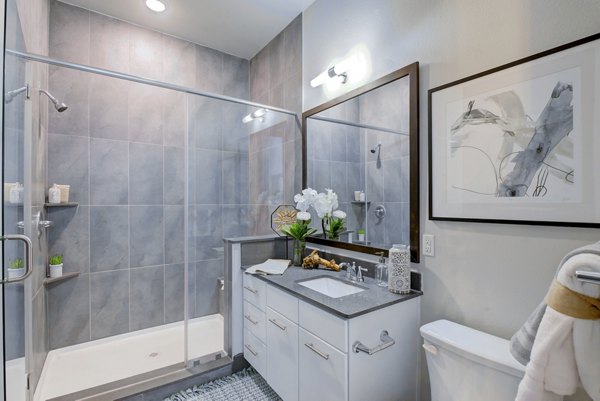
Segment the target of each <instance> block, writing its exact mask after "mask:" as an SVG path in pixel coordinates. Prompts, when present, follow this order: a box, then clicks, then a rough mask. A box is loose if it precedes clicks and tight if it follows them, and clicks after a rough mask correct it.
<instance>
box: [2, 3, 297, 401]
mask: <svg viewBox="0 0 600 401" xmlns="http://www.w3.org/2000/svg"><path fill="white" fill-rule="evenodd" d="M7 12H10V11H9V10H7ZM9 17H10V16H9ZM10 20H12V18H7V21H10ZM17 28H18V27H10V26H8V27H7V41H6V43H7V45H6V46H7V48H6V51H5V53H4V57H5V75H4V88H3V92H4V93H5V96H4V110H3V112H4V127H3V148H2V171H3V188H4V191H3V195H4V196H3V208H2V217H3V219H2V221H3V225H2V229H3V233H2V234H3V238H4V237H6V236H8V235H9V234H24V235H25V236H27V237H28V238H30V239H31V242H32V250H33V260H32V271H33V272H32V274H31V276H29V277H27V278H24V279H22V277H21V278H19V277H17V278H16V279H15V280H17V282H15V283H4V284H3V285H2V286H0V287H2V291H3V303H2V306H3V312H4V327H3V328H2V329H3V330H2V333H3V338H4V341H5V344H6V347H5V352H4V355H3V361H4V364H3V372H4V377H5V380H4V383H5V386H6V388H4V389H3V391H4V394H5V398H4V399H6V400H11V401H19V400H52V399H54V398H57V397H62V396H67V399H88V398H89V399H92V398H93V397H95V396H96V395H97V394H99V393H108V394H110V393H111V392H112V391H121V392H120V393H114V394H119V395H120V396H123V395H124V394H127V391H129V390H127V389H134V388H137V389H140V388H142V387H135V386H139V383H140V382H146V383H151V381H152V379H153V378H155V377H158V376H163V377H164V376H165V375H167V376H168V375H169V374H175V373H177V372H182V371H183V370H184V369H188V371H189V372H193V371H194V369H196V370H201V369H202V368H203V367H204V366H206V364H210V366H215V364H219V363H220V362H223V363H225V362H227V361H229V360H230V358H231V357H233V355H231V344H230V339H229V338H228V337H226V334H225V333H228V332H229V331H228V330H227V326H228V325H229V324H230V319H231V316H230V314H229V312H230V311H229V305H230V304H231V303H230V301H229V300H230V298H231V288H229V287H228V286H227V283H225V282H224V280H223V279H222V277H223V275H224V272H223V238H225V237H239V236H245V235H252V234H264V233H266V230H268V229H269V228H268V227H269V224H268V220H267V219H268V216H269V215H270V212H271V211H272V210H273V209H274V208H275V207H276V205H277V204H279V203H283V198H284V196H283V192H284V188H285V187H286V185H290V184H289V183H287V184H286V183H285V182H284V170H285V169H284V161H285V158H284V148H285V140H284V139H283V138H289V137H292V138H293V137H294V136H296V137H297V136H299V135H300V134H299V127H298V119H297V117H296V116H295V114H294V113H293V112H290V111H287V110H282V109H277V108H273V107H269V106H264V105H260V104H254V103H251V102H248V101H245V100H241V99H236V98H232V97H226V96H221V95H215V94H211V93H205V92H201V91H197V90H194V89H192V88H187V87H183V86H177V85H172V84H167V83H163V82H159V81H153V80H148V79H144V78H140V77H138V76H133V75H127V74H122V73H117V72H113V71H109V70H103V69H97V68H92V67H88V66H84V65H80V64H76V63H70V62H64V61H61V60H56V59H52V58H48V57H43V56H38V55H34V54H29V53H27V52H24V51H23V50H22V49H24V48H25V46H24V44H23V43H22V37H21V36H20V34H19V32H20V29H17ZM15 49H16V50H15ZM22 87H25V88H26V89H25V90H22V91H21V92H19V93H15V92H11V91H15V90H19V89H20V88H22ZM7 92H11V93H8V94H7ZM13 94H14V96H13ZM9 98H10V99H9ZM248 115H250V116H251V117H249V118H245V117H246V116H248ZM17 183H18V184H17ZM54 183H56V184H64V185H69V186H70V189H69V200H68V203H60V204H50V203H47V199H46V196H47V189H48V188H49V187H50V186H52V185H53V184H54ZM21 184H22V185H23V186H22V190H20V189H19V190H18V191H19V194H20V195H19V196H20V198H14V197H11V191H13V192H14V190H15V188H21ZM291 185H292V186H293V183H292V184H291ZM15 199H16V201H14V202H13V200H15ZM2 244H3V248H2V251H3V269H2V277H3V279H6V278H8V276H9V273H10V274H11V277H12V273H11V272H9V270H11V269H9V266H12V265H14V266H17V265H19V262H18V260H20V259H25V258H24V256H23V255H24V252H25V250H26V249H25V246H24V244H23V243H22V242H18V241H3V242H2ZM50 255H62V256H63V260H64V268H63V276H62V277H60V278H52V279H51V278H48V277H47V271H46V269H47V259H48V256H50ZM179 377H181V376H179ZM119 389H120V390H119ZM130 393H131V392H130ZM69 397H70V398H69Z"/></svg>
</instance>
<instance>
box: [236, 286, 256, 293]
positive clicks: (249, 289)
mask: <svg viewBox="0 0 600 401" xmlns="http://www.w3.org/2000/svg"><path fill="white" fill-rule="evenodd" d="M238 288H239V287H238ZM244 288H245V289H247V290H248V291H250V292H251V293H253V294H258V290H255V289H254V288H252V287H248V286H247V285H245V286H244Z"/></svg>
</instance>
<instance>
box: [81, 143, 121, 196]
mask: <svg viewBox="0 0 600 401" xmlns="http://www.w3.org/2000/svg"><path fill="white" fill-rule="evenodd" d="M90 197H91V201H90V203H91V204H92V205H126V204H127V203H128V202H129V146H128V144H127V142H122V141H111V140H104V139H95V138H93V139H91V141H90Z"/></svg>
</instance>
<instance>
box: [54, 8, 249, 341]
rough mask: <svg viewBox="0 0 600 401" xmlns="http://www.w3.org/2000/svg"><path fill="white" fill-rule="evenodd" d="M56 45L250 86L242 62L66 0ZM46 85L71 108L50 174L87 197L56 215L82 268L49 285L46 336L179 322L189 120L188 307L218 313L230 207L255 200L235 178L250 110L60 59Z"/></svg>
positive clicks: (220, 84) (209, 84) (57, 128)
mask: <svg viewBox="0 0 600 401" xmlns="http://www.w3.org/2000/svg"><path fill="white" fill-rule="evenodd" d="M50 56H51V57H56V58H58V59H61V60H66V61H72V62H76V63H82V64H87V65H93V66H97V67H102V68H107V69H112V70H116V71H120V72H125V73H129V74H133V75H138V76H142V77H146V78H150V79H156V80H160V81H166V82H170V83H175V84H181V85H186V86H190V87H195V88H198V89H202V90H207V91H212V92H216V93H222V94H225V95H229V96H234V97H239V98H247V97H248V62H247V61H246V60H243V59H240V58H237V57H233V56H229V55H226V54H223V53H220V52H217V51H215V50H212V49H208V48H205V47H202V46H199V45H196V44H193V43H189V42H184V41H182V40H179V39H175V38H173V37H170V36H167V35H163V34H161V33H158V32H154V31H150V30H147V29H143V28H140V27H137V26H134V25H131V24H128V23H125V22H122V21H119V20H116V19H113V18H109V17H106V16H103V15H100V14H96V13H93V12H89V11H87V10H84V9H81V8H77V7H73V6H70V5H66V4H64V3H61V2H56V1H53V2H51V11H50ZM50 88H51V90H52V92H53V93H55V95H56V96H57V97H59V98H60V99H62V100H63V101H64V102H65V103H67V104H68V105H69V109H68V110H67V111H66V112H64V113H62V114H57V113H51V114H50V120H49V135H48V137H49V139H48V171H49V172H48V184H49V185H52V183H62V184H70V185H71V199H70V200H71V201H74V202H78V203H79V206H78V207H77V208H55V209H53V210H52V212H51V213H50V216H49V219H50V220H52V221H54V222H55V226H54V227H53V228H52V229H51V232H50V238H49V246H50V253H51V254H55V253H58V254H63V255H64V258H65V261H64V269H65V272H80V273H81V274H80V275H79V276H78V277H76V278H72V279H69V280H66V281H63V282H61V283H58V284H55V285H53V286H51V287H49V289H48V322H49V343H50V347H51V348H57V347H63V346H67V345H72V344H76V343H80V342H85V341H89V340H94V339H98V338H103V337H107V336H111V335H116V334H121V333H125V332H128V331H134V330H139V329H143V328H147V327H152V326H156V325H161V324H164V323H170V322H174V321H178V320H181V319H183V317H184V316H183V313H184V312H183V305H184V304H183V303H184V298H183V295H184V287H183V286H184V280H183V279H184V265H183V262H184V255H183V244H184V238H185V233H184V231H183V230H184V228H183V221H184V210H185V209H184V174H185V167H184V159H185V150H184V149H185V145H186V144H185V132H186V130H187V131H188V133H189V141H190V142H189V145H190V146H189V147H188V148H189V158H190V172H189V173H190V174H189V176H190V199H189V204H190V208H189V213H190V215H189V217H190V233H189V234H190V237H188V239H189V240H190V271H189V275H190V281H189V285H190V316H191V317H197V316H204V315H208V314H212V313H217V312H218V306H219V294H218V291H219V286H218V283H217V280H216V279H217V277H218V276H221V275H222V274H223V260H222V258H223V253H222V251H220V250H219V249H218V248H219V247H222V246H223V245H222V238H223V233H224V231H227V230H228V229H229V230H230V231H233V232H232V233H231V235H239V233H238V232H237V231H238V230H237V229H235V228H233V229H232V228H230V227H229V225H228V224H227V223H226V221H225V218H224V217H223V216H224V213H225V212H226V211H229V210H230V209H237V208H239V204H240V203H242V202H244V203H248V201H242V200H241V196H238V195H239V193H243V192H244V191H245V192H246V193H247V188H246V187H247V183H245V182H244V179H243V177H241V178H239V181H235V182H234V184H235V185H234V189H231V188H230V187H228V185H229V184H231V182H232V181H231V179H230V176H231V175H232V173H233V172H236V171H237V172H239V171H247V147H240V146H239V139H240V138H242V137H243V134H244V132H241V131H240V127H239V124H238V123H231V122H232V121H240V120H241V117H242V116H243V114H242V113H243V112H244V111H245V109H244V108H240V106H235V105H233V106H232V105H228V104H224V103H223V102H219V101H216V100H207V99H200V98H194V97H192V96H191V95H190V96H189V98H188V97H187V96H186V95H183V94H179V93H176V92H173V91H167V90H164V89H158V88H154V87H149V86H144V85H141V84H136V83H129V82H126V81H121V80H117V79H113V78H106V77H102V76H97V75H92V74H87V73H81V72H76V71H71V70H66V69H62V68H58V67H52V68H51V69H50ZM186 117H189V118H186ZM246 181H247V180H246ZM244 188H246V189H244ZM227 221H228V220H227Z"/></svg>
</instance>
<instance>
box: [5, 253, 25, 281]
mask: <svg viewBox="0 0 600 401" xmlns="http://www.w3.org/2000/svg"><path fill="white" fill-rule="evenodd" d="M23 274H25V266H24V265H23V259H21V258H16V259H14V260H11V261H10V263H9V264H8V278H17V277H21V276H22V275H23Z"/></svg>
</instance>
